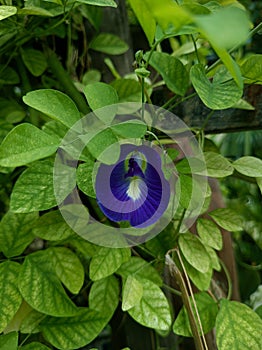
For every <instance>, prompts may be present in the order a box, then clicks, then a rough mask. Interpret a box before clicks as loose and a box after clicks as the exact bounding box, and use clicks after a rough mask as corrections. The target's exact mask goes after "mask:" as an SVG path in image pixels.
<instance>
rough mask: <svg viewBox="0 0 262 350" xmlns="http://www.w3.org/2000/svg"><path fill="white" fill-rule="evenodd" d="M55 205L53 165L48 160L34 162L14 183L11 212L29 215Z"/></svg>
mask: <svg viewBox="0 0 262 350" xmlns="http://www.w3.org/2000/svg"><path fill="white" fill-rule="evenodd" d="M56 205H57V202H56V198H55V195H54V189H53V163H52V162H51V161H50V160H44V161H39V162H35V163H34V164H32V165H31V166H30V167H29V168H28V169H26V170H25V171H24V172H23V173H22V174H21V175H20V177H19V178H18V180H17V181H16V183H15V186H14V188H13V192H12V194H11V202H10V207H11V210H12V211H14V212H16V213H29V212H32V211H40V210H46V209H50V208H52V207H54V206H56Z"/></svg>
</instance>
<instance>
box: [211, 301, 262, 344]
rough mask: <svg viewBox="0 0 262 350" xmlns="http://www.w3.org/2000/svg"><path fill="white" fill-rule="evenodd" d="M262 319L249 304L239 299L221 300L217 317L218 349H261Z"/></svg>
mask: <svg viewBox="0 0 262 350" xmlns="http://www.w3.org/2000/svg"><path fill="white" fill-rule="evenodd" d="M261 329H262V320H261V319H260V317H259V316H258V315H257V314H256V313H255V312H254V311H252V310H251V309H250V308H249V307H248V306H246V305H244V304H241V303H239V302H237V301H228V300H226V299H222V300H221V301H220V310H219V313H218V315H217V318H216V341H217V347H218V350H228V349H230V350H242V349H243V350H244V349H252V350H261V348H262V338H261Z"/></svg>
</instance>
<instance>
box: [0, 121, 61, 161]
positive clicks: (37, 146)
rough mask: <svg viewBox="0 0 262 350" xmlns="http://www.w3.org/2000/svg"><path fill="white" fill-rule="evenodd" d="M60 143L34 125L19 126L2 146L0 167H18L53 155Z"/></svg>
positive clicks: (0, 149) (0, 148)
mask: <svg viewBox="0 0 262 350" xmlns="http://www.w3.org/2000/svg"><path fill="white" fill-rule="evenodd" d="M58 145H59V143H58V142H57V140H56V139H54V138H52V137H50V136H49V135H47V134H46V133H44V132H43V131H41V130H39V129H38V128H37V127H35V126H34V125H32V124H28V123H24V124H20V125H17V126H16V127H15V128H13V129H12V130H11V131H10V132H9V134H8V135H7V136H6V137H5V139H4V140H3V142H2V144H1V146H0V165H1V166H7V167H16V166H21V165H25V164H28V163H31V162H33V161H35V160H38V159H41V158H45V157H48V156H50V155H51V154H53V153H54V152H55V151H56V150H57V147H58Z"/></svg>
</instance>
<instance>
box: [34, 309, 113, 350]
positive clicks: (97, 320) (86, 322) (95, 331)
mask: <svg viewBox="0 0 262 350" xmlns="http://www.w3.org/2000/svg"><path fill="white" fill-rule="evenodd" d="M108 321H109V319H108V317H105V316H104V315H103V314H102V313H101V312H97V311H95V310H90V309H86V308H84V309H82V310H81V311H79V312H78V315H77V316H75V317H47V318H46V319H44V321H43V322H42V323H41V330H42V332H43V335H44V337H45V338H46V340H47V341H49V342H50V343H51V344H52V345H53V346H55V347H56V348H57V349H61V350H73V349H79V348H82V347H83V346H85V345H87V344H89V343H90V342H91V341H92V340H94V339H95V338H96V337H97V336H98V335H99V333H100V332H101V331H102V330H103V328H104V327H105V326H106V325H107V323H108Z"/></svg>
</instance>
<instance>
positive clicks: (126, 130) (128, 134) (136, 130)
mask: <svg viewBox="0 0 262 350" xmlns="http://www.w3.org/2000/svg"><path fill="white" fill-rule="evenodd" d="M110 129H111V130H112V131H113V132H114V133H116V134H118V135H119V136H122V137H124V138H127V139H128V138H141V137H143V136H144V135H145V133H146V131H147V125H146V124H145V123H143V122H142V121H140V120H128V121H126V122H122V123H117V124H113V125H111V127H110Z"/></svg>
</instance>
